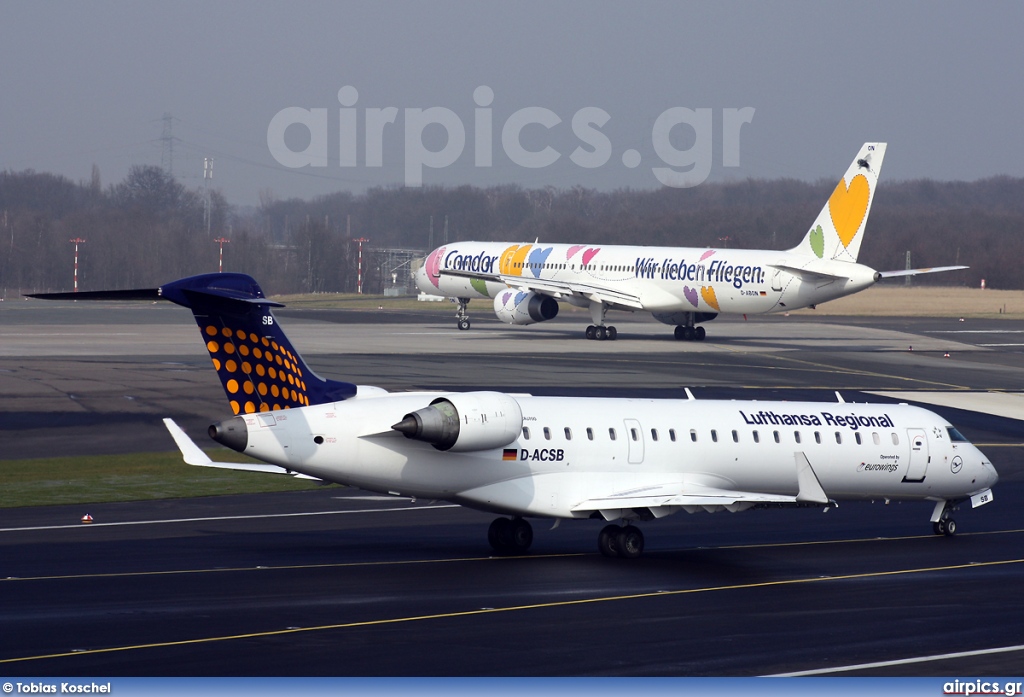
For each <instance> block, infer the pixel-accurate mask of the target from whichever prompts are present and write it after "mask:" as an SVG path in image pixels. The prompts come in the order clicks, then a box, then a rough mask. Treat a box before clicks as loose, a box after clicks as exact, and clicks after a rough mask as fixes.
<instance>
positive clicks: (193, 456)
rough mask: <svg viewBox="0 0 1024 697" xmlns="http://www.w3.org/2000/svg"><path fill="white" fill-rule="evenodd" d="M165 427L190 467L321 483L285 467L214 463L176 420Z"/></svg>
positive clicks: (170, 421) (171, 420)
mask: <svg viewBox="0 0 1024 697" xmlns="http://www.w3.org/2000/svg"><path fill="white" fill-rule="evenodd" d="M164 426H166V427H167V430H168V431H170V433H171V438H173V439H174V443H175V445H177V446H178V450H180V451H181V456H182V458H184V460H185V463H186V464H189V465H195V466H197V467H215V468H218V469H227V470H238V471H241V472H263V473H264V474H290V475H292V476H294V477H298V478H299V479H313V480H315V481H321V480H319V479H317V478H316V477H310V476H309V475H305V474H300V473H298V472H294V471H292V470H289V469H285V468H284V467H278V466H277V465H263V464H259V463H251V464H249V463H242V462H214V461H213V460H211V459H210V457H209V456H208V455H207V454H206V453H204V452H203V451H202V450H201V449H200V448H199V446H198V445H196V444H195V442H194V441H193V440H192V439H191V438H189V437H188V435H187V434H186V433H185V432H184V431H183V430H181V427H180V426H178V424H176V423H174V419H164Z"/></svg>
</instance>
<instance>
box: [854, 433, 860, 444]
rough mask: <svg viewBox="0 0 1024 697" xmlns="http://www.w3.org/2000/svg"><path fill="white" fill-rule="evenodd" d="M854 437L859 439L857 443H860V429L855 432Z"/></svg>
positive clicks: (856, 439)
mask: <svg viewBox="0 0 1024 697" xmlns="http://www.w3.org/2000/svg"><path fill="white" fill-rule="evenodd" d="M853 439H854V440H855V441H857V445H860V431H858V432H857V433H854V434H853Z"/></svg>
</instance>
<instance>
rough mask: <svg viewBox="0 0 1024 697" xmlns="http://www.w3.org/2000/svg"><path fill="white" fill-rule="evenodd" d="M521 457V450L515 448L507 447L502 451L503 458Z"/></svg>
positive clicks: (513, 458)
mask: <svg viewBox="0 0 1024 697" xmlns="http://www.w3.org/2000/svg"><path fill="white" fill-rule="evenodd" d="M518 457H519V451H518V450H516V449H515V448H505V449H504V450H502V451H501V459H502V460H515V459H516V458H518Z"/></svg>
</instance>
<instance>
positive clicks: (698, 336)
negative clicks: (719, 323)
mask: <svg viewBox="0 0 1024 697" xmlns="http://www.w3.org/2000/svg"><path fill="white" fill-rule="evenodd" d="M675 334H676V339H677V340H678V341H704V337H705V336H707V332H706V331H705V330H704V327H694V326H693V325H689V326H686V325H682V324H681V325H679V326H678V327H676V332H675Z"/></svg>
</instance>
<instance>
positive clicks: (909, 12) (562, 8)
mask: <svg viewBox="0 0 1024 697" xmlns="http://www.w3.org/2000/svg"><path fill="white" fill-rule="evenodd" d="M0 15H2V21H0V61H2V65H3V70H2V72H0V169H10V170H22V169H26V168H32V169H35V170H37V171H48V172H56V173H60V174H64V175H67V176H69V177H71V178H72V179H75V180H85V179H88V177H89V172H90V169H91V166H92V164H93V163H95V164H96V165H98V166H99V168H100V171H101V173H102V177H103V181H104V184H108V183H112V182H116V181H119V180H120V179H122V178H123V177H124V175H125V173H126V172H127V170H128V167H129V166H131V165H132V164H155V165H158V164H160V156H161V149H160V141H159V138H160V135H161V129H162V122H161V117H162V115H163V114H164V112H170V113H171V114H173V116H174V117H175V121H174V123H173V132H174V136H175V138H176V139H178V140H177V141H176V143H175V151H174V169H175V174H176V175H178V176H179V177H180V178H181V180H182V181H183V182H184V183H185V184H186V185H188V186H199V185H201V183H202V168H203V157H204V156H205V155H210V156H212V157H214V158H215V160H216V165H215V180H214V185H215V186H216V187H218V188H220V189H221V190H222V191H223V192H224V193H225V195H226V196H227V197H228V200H229V201H230V202H232V203H235V204H254V203H256V201H257V196H258V192H259V191H260V190H264V189H269V190H271V191H273V192H274V193H275V194H276V195H277V196H278V197H280V198H284V197H291V196H298V197H302V198H309V197H312V196H315V195H318V194H323V193H328V192H331V191H337V190H339V189H341V190H350V191H355V192H359V191H362V190H364V189H365V188H366V187H368V186H374V185H379V184H392V183H401V182H402V181H403V177H404V168H403V164H404V162H405V156H404V150H403V147H404V131H403V123H404V110H405V109H407V108H428V107H444V108H446V109H449V110H451V111H452V112H454V113H455V114H456V115H458V117H459V118H460V119H461V121H462V122H463V124H464V125H465V129H466V146H465V149H464V151H463V152H462V154H461V156H460V157H459V159H458V160H457V161H456V162H455V164H453V165H451V166H448V167H444V168H440V169H425V170H424V174H423V179H424V183H426V184H428V185H429V184H446V185H457V184H465V183H468V184H475V185H490V184H496V183H515V184H520V185H522V186H525V187H536V186H544V185H548V184H551V185H554V186H558V187H571V186H576V185H581V186H585V187H596V188H601V189H610V188H616V187H626V186H629V187H634V188H649V187H654V186H658V181H657V180H656V179H655V177H654V175H653V174H652V171H651V168H652V167H657V166H664V164H663V163H662V162H661V161H660V160H659V158H658V156H657V155H656V153H655V150H654V148H653V147H652V134H651V130H652V125H653V124H654V122H655V120H656V119H657V118H658V116H659V114H662V113H663V112H665V111H666V110H667V109H670V108H673V107H688V108H710V109H712V110H713V111H712V116H713V121H712V124H713V138H712V140H711V146H712V149H713V162H714V167H713V169H712V174H711V179H712V180H720V179H723V178H726V179H742V178H746V177H768V178H770V177H780V176H785V177H796V178H800V179H808V180H814V179H817V178H819V177H827V178H829V179H834V178H836V177H837V176H838V175H839V174H841V173H842V171H843V170H844V169H845V167H846V165H847V164H848V163H849V160H850V158H852V156H853V155H854V154H855V153H856V151H857V148H858V147H859V146H860V144H861V143H863V142H865V141H868V140H886V141H888V142H889V144H890V145H889V151H888V153H887V157H886V162H885V171H884V173H883V180H884V179H911V178H918V177H932V178H936V179H976V178H980V177H986V176H991V175H995V174H1010V175H1013V176H1024V147H1022V146H1024V137H1022V135H1021V115H1022V114H1024V90H1022V89H1021V75H1022V74H1024V41H1022V40H1021V36H1020V32H1021V28H1022V27H1024V3H1020V2H986V3H967V2H963V3H959V2H956V3H953V2H903V3H889V2H858V3H811V2H766V3H753V2H715V3H682V2H671V3H589V2H588V3H584V2H562V3H549V2H536V3H534V2H519V3H501V4H492V3H471V2H430V3H421V2H390V3H384V2H381V3H370V2H366V3H341V2H288V3H283V2H282V3H249V2H241V1H240V0H230V1H223V2H191V1H188V2H161V3H135V2H91V3H71V2H66V3H40V2H11V1H8V2H6V3H4V6H3V9H2V11H0ZM346 85H351V86H353V87H355V88H356V89H357V90H358V93H359V98H358V102H357V103H356V105H355V108H356V109H357V110H358V111H357V114H358V115H359V143H360V147H359V155H358V164H357V166H356V167H346V168H343V167H340V166H339V165H338V149H339V135H338V131H339V117H338V110H339V108H340V104H339V102H338V90H339V89H340V88H341V87H343V86H346ZM481 85H486V86H488V87H490V88H491V89H492V90H493V92H494V101H493V103H492V104H491V105H490V109H491V114H492V121H493V135H492V139H491V142H492V147H493V165H492V166H491V167H486V168H485V167H478V166H476V165H475V164H474V133H475V131H474V109H475V107H476V105H475V104H474V101H473V94H474V90H475V89H476V88H477V87H479V86H481ZM286 107H302V108H307V109H308V108H326V109H327V110H328V118H329V123H328V136H329V143H328V146H329V147H328V155H329V164H328V166H327V167H324V168H310V167H306V168H302V169H299V170H289V169H287V168H285V167H283V166H281V165H280V164H278V162H277V161H275V159H274V158H273V157H272V156H271V153H270V150H269V149H268V146H267V129H268V126H269V124H270V122H271V119H272V118H273V117H274V115H275V114H276V113H278V112H279V111H280V110H282V109H284V108H286ZM376 107H397V108H398V109H399V116H398V118H397V121H396V122H395V123H394V124H392V125H390V126H388V127H386V129H385V131H384V141H385V145H384V151H383V155H384V166H383V167H379V168H377V167H367V166H366V163H365V157H364V152H363V145H362V144H363V128H364V123H363V122H364V116H365V109H367V108H376ZM526 107H545V108H547V109H550V110H551V111H552V112H554V113H555V114H557V115H558V116H559V117H560V118H561V119H562V123H561V124H559V125H557V126H555V127H553V128H551V129H550V130H545V129H544V128H543V127H542V126H540V125H536V124H535V125H531V126H527V127H526V128H525V129H524V130H523V131H522V135H521V141H522V144H523V146H524V147H525V148H527V149H529V150H540V149H542V148H543V147H545V146H551V147H552V148H554V149H555V150H557V151H558V152H559V153H560V154H561V157H560V158H559V159H558V161H557V162H555V163H554V164H553V165H550V166H547V167H543V168H538V169H529V168H526V167H523V166H520V165H517V164H515V163H514V162H513V161H511V160H510V159H509V158H508V157H507V156H506V155H505V153H504V151H503V148H502V141H501V132H502V125H503V124H504V123H505V121H506V120H507V119H508V117H509V115H511V114H512V113H513V112H515V111H517V110H519V109H523V108H526ZM584 107H599V108H601V109H603V110H604V111H606V112H607V113H608V114H609V115H610V116H611V119H610V121H608V123H607V124H605V125H604V126H603V127H601V128H600V131H601V132H602V133H603V134H604V135H605V136H606V137H607V138H608V140H609V141H610V143H611V158H610V160H608V162H607V163H606V164H604V165H603V166H600V167H597V168H594V169H586V168H583V167H580V166H578V165H576V164H574V163H573V162H571V161H570V159H569V155H570V153H572V152H573V150H574V149H575V148H576V147H578V146H580V145H581V142H580V139H579V138H577V137H576V135H575V134H574V131H573V129H572V127H571V121H572V118H573V115H574V114H575V113H576V112H577V111H578V110H580V109H582V108H584ZM742 107H753V108H754V109H755V114H754V117H753V120H752V121H751V122H750V123H748V124H746V125H744V126H743V127H742V130H741V132H740V140H739V146H740V166H739V167H723V166H722V136H723V128H722V114H723V110H724V109H728V108H742ZM431 129H433V130H431ZM287 133H288V137H287V139H286V142H287V143H288V144H289V146H290V147H291V148H292V149H296V150H301V149H302V148H303V147H304V146H305V142H306V140H308V136H306V135H305V134H304V132H303V131H302V129H299V128H297V127H292V128H291V129H289V130H288V132H287ZM692 133H693V132H692V130H689V129H688V127H686V126H680V127H677V128H676V129H675V130H674V131H673V132H672V134H673V135H672V138H673V140H672V142H673V143H674V144H675V146H676V147H677V148H679V149H685V148H687V147H689V144H688V143H687V138H688V137H689V138H690V139H691V140H692V138H693V136H692ZM424 140H425V142H427V143H428V145H429V146H430V147H431V148H433V149H439V148H440V147H442V146H443V145H444V143H445V138H444V131H443V130H442V129H441V128H440V126H431V127H428V130H427V131H425V138H424ZM629 149H635V150H636V151H637V152H638V153H639V155H640V157H641V160H642V161H641V164H640V165H639V166H638V167H635V168H633V169H630V168H629V167H627V166H626V165H625V164H623V159H622V154H623V152H625V151H626V150H629Z"/></svg>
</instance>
